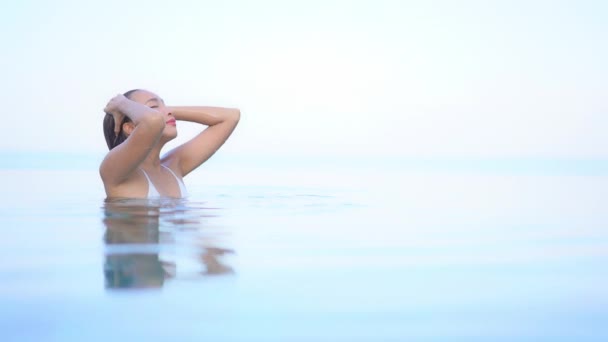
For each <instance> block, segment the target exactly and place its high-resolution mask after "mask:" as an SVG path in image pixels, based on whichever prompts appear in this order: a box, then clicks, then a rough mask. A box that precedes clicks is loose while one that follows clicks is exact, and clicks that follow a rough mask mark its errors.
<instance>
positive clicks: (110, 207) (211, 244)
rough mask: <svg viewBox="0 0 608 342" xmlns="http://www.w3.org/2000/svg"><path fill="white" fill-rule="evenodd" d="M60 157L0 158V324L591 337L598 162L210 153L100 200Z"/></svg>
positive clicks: (94, 330) (431, 337)
mask: <svg viewBox="0 0 608 342" xmlns="http://www.w3.org/2000/svg"><path fill="white" fill-rule="evenodd" d="M63 158H64V159H62V160H61V162H60V161H59V160H58V159H57V158H51V157H48V156H47V159H45V158H35V156H29V157H27V158H26V157H24V158H23V159H21V160H20V161H17V162H16V164H13V165H6V164H3V165H2V170H1V171H0V179H2V181H1V182H2V184H0V185H1V186H2V189H3V195H4V196H3V200H2V206H1V208H0V215H1V221H0V223H1V227H2V233H3V237H4V239H2V240H0V260H1V261H2V263H1V264H0V280H1V281H0V327H1V328H2V331H3V336H2V340H3V341H82V340H133V341H139V340H154V341H156V340H161V341H162V340H171V341H188V340H192V341H201V340H212V341H405V340H407V341H488V340H491V341H514V340H516V341H604V340H606V339H607V338H608V325H607V324H606V322H608V286H607V285H608V271H607V268H606V264H607V263H608V231H607V230H606V222H608V210H606V205H605V201H603V199H604V195H605V194H606V193H608V172H607V171H606V163H605V162H603V161H530V160H528V161H514V160H511V161H476V162H475V161H459V162H457V161H406V162H394V161H391V162H388V161H384V162H383V161H381V160H374V161H372V162H368V163H357V162H356V161H351V162H347V161H341V160H336V159H332V160H317V161H313V162H308V163H299V164H297V163H295V164H294V163H289V162H285V161H282V162H281V161H280V162H276V161H275V162H271V161H266V162H263V163H262V162H259V161H258V162H256V161H254V160H242V159H241V160H239V161H229V160H226V159H222V158H221V157H220V158H217V159H214V160H213V162H210V163H209V164H208V165H205V166H204V167H203V168H202V169H200V170H198V171H197V172H196V173H195V174H193V175H192V177H188V178H186V184H187V186H188V187H189V191H190V193H191V197H190V198H189V199H188V200H185V201H182V200H166V201H160V202H145V203H141V202H132V201H131V202H129V201H126V202H125V201H121V202H111V203H104V201H103V198H104V196H103V189H102V187H101V183H100V181H99V179H98V175H97V171H96V163H97V160H96V159H94V158H89V159H86V158H85V159H84V160H83V159H79V161H71V159H70V158H72V157H69V158H66V157H65V156H64V157H63ZM4 160H6V158H4ZM58 165H64V166H63V167H59V166H58ZM66 165H67V166H66Z"/></svg>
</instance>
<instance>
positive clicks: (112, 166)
mask: <svg viewBox="0 0 608 342" xmlns="http://www.w3.org/2000/svg"><path fill="white" fill-rule="evenodd" d="M104 111H105V112H106V115H112V116H113V117H114V122H115V128H114V133H115V136H119V134H121V133H123V132H124V133H125V134H127V135H128V136H129V137H128V139H127V140H125V141H124V142H123V143H121V144H119V145H118V146H116V147H114V148H112V149H111V150H110V152H109V153H108V154H107V156H106V157H105V159H104V160H103V161H102V163H101V166H100V167H99V173H100V175H101V178H102V179H103V181H104V183H105V184H106V185H118V184H120V183H122V182H123V181H124V180H126V179H127V178H128V177H129V175H130V174H131V173H132V172H133V171H134V170H135V169H136V168H137V167H138V166H139V165H140V164H141V162H142V161H143V160H144V159H146V157H147V156H148V154H149V153H150V151H151V150H152V148H153V147H154V145H156V143H157V141H158V139H159V138H160V136H161V134H162V132H163V129H164V128H165V118H164V117H163V115H162V113H160V112H159V111H157V110H154V109H151V108H150V107H147V106H145V105H143V104H140V103H137V102H135V101H132V100H129V99H128V98H126V97H125V96H123V95H117V96H116V97H114V98H113V99H112V100H110V102H108V104H107V105H106V108H105V109H104ZM125 116H127V117H128V118H129V119H130V120H131V122H126V123H125V122H124V117H125Z"/></svg>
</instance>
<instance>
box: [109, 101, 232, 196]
mask: <svg viewBox="0 0 608 342" xmlns="http://www.w3.org/2000/svg"><path fill="white" fill-rule="evenodd" d="M130 97H131V99H128V98H126V97H124V96H123V95H117V96H115V97H114V98H112V99H111V100H110V101H109V102H108V104H107V105H106V108H105V112H106V113H109V114H112V115H113V116H114V119H115V122H116V123H117V126H116V127H115V132H117V131H119V129H120V126H119V124H120V123H121V122H122V121H123V117H124V116H128V117H129V118H130V119H131V120H132V122H128V123H123V124H122V130H123V132H125V134H127V135H128V139H127V140H125V141H124V142H123V143H122V144H120V145H118V146H116V147H115V148H113V149H112V150H110V152H108V154H107V155H106V157H105V158H104V160H103V161H102V163H101V165H100V167H99V173H100V175H101V179H102V180H103V184H104V187H105V190H106V195H107V197H108V198H146V197H147V195H148V181H147V179H146V177H145V175H144V174H143V172H142V171H141V169H143V170H144V171H145V172H146V173H147V174H148V176H149V177H150V180H151V181H152V183H153V184H154V186H155V187H156V189H157V190H158V192H159V193H160V194H161V195H162V196H167V197H180V189H179V184H178V183H177V181H176V180H175V177H173V175H171V173H170V172H169V171H168V170H166V169H165V168H163V167H161V165H164V166H166V167H168V168H170V169H171V170H172V171H173V172H174V173H175V174H176V175H177V176H178V177H179V178H183V177H185V176H186V175H188V174H189V173H190V172H192V171H193V170H195V169H196V168H197V167H199V166H200V165H201V164H202V163H204V162H205V161H206V160H208V159H209V158H210V157H211V156H212V155H213V154H214V153H215V152H216V151H217V150H218V149H219V148H220V147H221V146H222V145H223V144H224V142H225V141H226V139H228V137H229V136H230V135H231V134H232V132H233V131H234V128H235V127H236V125H237V124H238V122H239V119H240V116H241V114H240V111H239V110H238V109H234V108H222V107H206V106H191V107H186V106H166V105H165V103H164V101H163V100H162V98H160V97H159V96H158V95H156V94H154V93H152V92H150V91H146V90H140V91H137V92H135V93H134V94H132V95H131V96H130ZM173 119H175V120H176V121H189V122H195V123H200V124H202V125H205V126H208V127H206V128H204V129H203V130H202V131H201V132H200V133H198V134H197V135H196V136H195V137H194V138H192V139H191V140H189V141H188V142H186V143H184V144H182V145H180V146H178V147H176V148H174V149H173V150H171V151H169V152H167V153H166V154H165V155H164V156H162V158H161V156H160V152H161V149H162V148H163V146H164V145H165V144H166V143H167V142H169V141H171V140H172V139H174V138H175V137H176V136H177V127H176V126H174V125H173V124H172V123H171V122H172V121H173Z"/></svg>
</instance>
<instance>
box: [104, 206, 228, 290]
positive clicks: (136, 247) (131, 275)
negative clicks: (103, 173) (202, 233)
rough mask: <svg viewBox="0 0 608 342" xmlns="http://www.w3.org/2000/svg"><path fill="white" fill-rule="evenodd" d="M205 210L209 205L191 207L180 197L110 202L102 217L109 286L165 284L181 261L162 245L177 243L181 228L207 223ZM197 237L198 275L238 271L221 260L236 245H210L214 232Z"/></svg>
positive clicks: (158, 285)
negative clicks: (169, 254) (202, 219)
mask: <svg viewBox="0 0 608 342" xmlns="http://www.w3.org/2000/svg"><path fill="white" fill-rule="evenodd" d="M201 210H204V209H200V208H199V209H195V208H191V207H190V208H189V207H187V206H185V205H184V202H183V201H181V200H180V201H176V200H171V201H169V200H167V201H162V202H160V201H147V200H115V201H108V202H106V203H105V205H104V213H105V215H104V218H103V223H104V225H105V227H106V231H105V234H104V241H105V244H106V253H105V263H104V275H105V286H106V288H108V289H118V288H160V287H162V286H163V285H164V283H165V281H167V280H168V279H172V278H176V274H177V266H176V263H175V261H171V260H166V259H167V258H168V257H167V256H166V255H165V254H166V253H163V250H164V251H166V250H167V247H168V246H170V245H172V244H174V240H175V239H174V237H175V234H176V233H179V230H181V229H183V228H187V230H188V231H192V230H193V229H202V227H201V222H200V218H201V217H204V216H208V215H202V213H201ZM184 216H185V217H186V219H184ZM198 240H199V242H198V243H197V245H196V246H195V248H196V251H197V252H196V254H197V256H196V259H197V260H198V262H200V263H201V271H200V272H198V275H199V276H203V275H217V274H226V273H232V272H233V270H232V268H231V267H230V266H228V265H225V264H224V263H223V262H222V260H220V257H221V256H223V255H225V254H229V253H232V251H231V250H229V249H224V248H219V247H214V246H210V244H211V241H210V238H209V237H206V238H204V239H203V238H202V237H199V238H198ZM161 255H162V257H161ZM188 278H191V276H190V277H188Z"/></svg>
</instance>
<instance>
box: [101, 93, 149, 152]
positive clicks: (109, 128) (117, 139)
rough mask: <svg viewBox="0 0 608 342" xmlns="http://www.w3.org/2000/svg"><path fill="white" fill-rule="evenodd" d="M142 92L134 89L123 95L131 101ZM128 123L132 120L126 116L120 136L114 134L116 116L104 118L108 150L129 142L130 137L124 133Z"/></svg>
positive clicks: (109, 115) (107, 115)
mask: <svg viewBox="0 0 608 342" xmlns="http://www.w3.org/2000/svg"><path fill="white" fill-rule="evenodd" d="M140 90H141V89H132V90H129V91H128V92H126V93H124V94H123V95H124V96H125V97H126V98H128V99H131V95H133V93H135V92H137V91H140ZM127 122H131V119H129V117H128V116H126V115H125V116H124V117H123V119H122V122H121V123H120V131H118V134H116V133H114V127H115V126H116V123H115V122H114V116H113V115H112V114H109V113H106V116H105V117H104V118H103V135H104V136H105V138H106V143H107V144H108V148H109V149H110V150H111V149H113V148H114V147H116V146H118V145H120V144H122V143H123V141H125V140H127V138H128V136H127V135H126V134H125V132H123V131H122V126H123V124H125V123H127Z"/></svg>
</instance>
